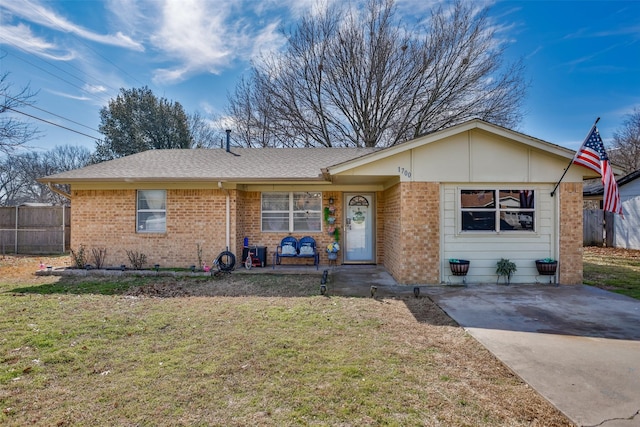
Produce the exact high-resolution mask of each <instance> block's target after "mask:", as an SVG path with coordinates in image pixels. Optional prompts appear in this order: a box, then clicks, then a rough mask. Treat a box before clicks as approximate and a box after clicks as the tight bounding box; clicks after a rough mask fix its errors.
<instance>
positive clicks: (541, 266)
mask: <svg viewBox="0 0 640 427" xmlns="http://www.w3.org/2000/svg"><path fill="white" fill-rule="evenodd" d="M536 268H537V269H538V274H540V275H542V276H553V275H555V274H556V270H557V269H558V261H545V260H541V259H539V260H536Z"/></svg>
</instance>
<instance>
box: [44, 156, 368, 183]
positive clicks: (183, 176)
mask: <svg viewBox="0 0 640 427" xmlns="http://www.w3.org/2000/svg"><path fill="white" fill-rule="evenodd" d="M374 151H376V149H374V148H232V149H231V152H227V151H226V150H224V149H193V150H186V149H185V150H179V149H174V150H149V151H144V152H142V153H137V154H133V155H131V156H127V157H122V158H119V159H115V160H111V161H107V162H103V163H98V164H96V165H90V166H87V167H84V168H81V169H75V170H72V171H67V172H62V173H59V174H55V175H50V176H47V177H44V178H41V179H39V181H41V182H52V183H72V182H82V181H105V182H106V181H130V180H136V181H143V180H144V181H168V180H171V181H204V180H206V181H211V180H216V181H218V180H230V181H260V180H262V181H264V180H291V179H293V180H309V179H320V178H321V176H322V169H323V168H326V167H329V166H335V165H337V164H340V163H343V162H346V161H348V160H352V159H355V158H358V157H361V156H364V155H367V154H370V153H373V152H374Z"/></svg>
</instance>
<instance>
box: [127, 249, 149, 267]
mask: <svg viewBox="0 0 640 427" xmlns="http://www.w3.org/2000/svg"><path fill="white" fill-rule="evenodd" d="M127 256H128V257H129V261H130V262H131V265H132V266H133V268H134V269H135V270H142V267H144V265H145V263H146V262H147V256H146V255H145V254H143V253H142V252H138V251H127Z"/></svg>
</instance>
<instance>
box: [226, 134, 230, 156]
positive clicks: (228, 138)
mask: <svg viewBox="0 0 640 427" xmlns="http://www.w3.org/2000/svg"><path fill="white" fill-rule="evenodd" d="M226 132H227V153H230V152H231V148H230V143H231V129H227V131H226Z"/></svg>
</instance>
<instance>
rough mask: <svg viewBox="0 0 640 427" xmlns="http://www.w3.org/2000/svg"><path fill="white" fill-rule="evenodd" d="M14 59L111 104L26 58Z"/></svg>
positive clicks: (106, 101)
mask: <svg viewBox="0 0 640 427" xmlns="http://www.w3.org/2000/svg"><path fill="white" fill-rule="evenodd" d="M3 40H4V39H3ZM13 46H14V47H16V48H18V49H20V50H22V51H24V50H23V49H22V48H21V47H20V46H16V45H13ZM24 52H26V51H24ZM27 53H28V52H27ZM14 58H17V59H20V60H21V61H24V62H26V63H27V64H29V65H31V66H32V67H35V68H37V69H39V70H41V71H44V72H45V73H47V74H49V75H50V76H53V77H55V78H56V79H59V80H62V81H63V82H65V83H67V84H68V85H70V86H73V87H75V88H77V89H80V90H81V91H83V92H85V93H88V94H89V95H91V96H93V97H95V98H97V99H99V100H101V101H104V102H105V103H109V101H108V100H106V99H104V98H102V97H99V96H95V94H93V93H91V92H89V91H88V90H86V89H85V88H83V87H81V86H78V85H77V84H75V83H72V82H70V81H69V80H65V79H63V78H62V77H60V76H58V75H56V74H54V73H52V72H51V71H49V70H47V69H45V68H42V67H41V66H39V65H36V64H34V63H32V62H29V61H27V60H26V59H24V58H20V57H19V56H15V55H14ZM81 81H82V80H81ZM84 83H86V82H84ZM87 84H88V83H87ZM92 86H93V85H92Z"/></svg>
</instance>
